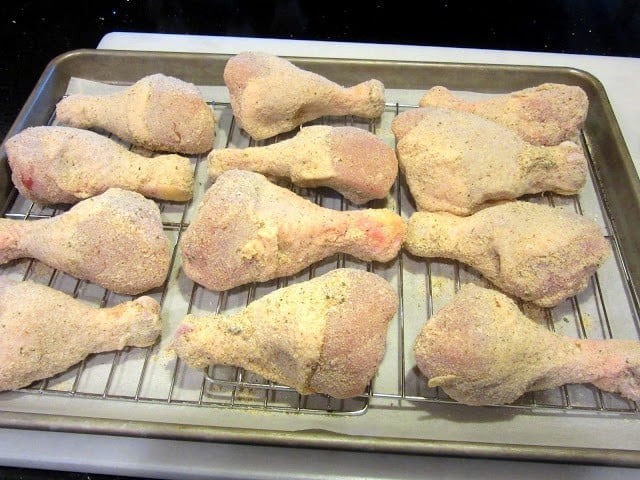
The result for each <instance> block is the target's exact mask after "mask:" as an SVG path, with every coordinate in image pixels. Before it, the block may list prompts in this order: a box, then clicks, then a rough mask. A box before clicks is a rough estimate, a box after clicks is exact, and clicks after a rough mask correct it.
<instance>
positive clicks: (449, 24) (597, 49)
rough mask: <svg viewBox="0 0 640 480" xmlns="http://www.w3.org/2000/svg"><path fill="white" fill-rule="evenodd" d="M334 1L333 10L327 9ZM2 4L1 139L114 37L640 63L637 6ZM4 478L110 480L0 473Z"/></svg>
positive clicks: (195, 1) (267, 0) (270, 1)
mask: <svg viewBox="0 0 640 480" xmlns="http://www.w3.org/2000/svg"><path fill="white" fill-rule="evenodd" d="M332 3H333V4H334V5H337V7H331V5H332ZM505 4H506V5H508V3H507V2H491V1H485V2H473V3H472V2H469V3H467V2H460V1H455V0H454V1H451V0H450V1H446V0H445V1H437V2H429V3H423V8H424V9H425V13H420V12H416V11H415V10H414V6H413V5H410V4H409V2H402V1H398V0H394V1H390V0H375V1H371V2H362V1H356V2H344V1H343V2H327V1H323V2H302V1H299V0H280V1H277V0H264V1H261V2H248V1H245V0H207V1H205V0H184V1H170V0H111V1H102V0H98V1H91V2H80V3H75V2H74V3H72V2H64V1H63V2H48V1H47V2H45V1H41V0H32V1H22V2H18V1H6V2H3V3H2V5H0V22H2V25H1V26H2V28H1V31H2V36H3V44H4V45H5V46H4V48H3V49H2V52H1V53H0V55H1V59H2V61H1V62H0V101H1V102H2V105H3V108H2V109H1V110H0V138H4V136H5V135H6V133H7V131H8V130H9V128H10V126H11V124H12V123H13V120H14V119H15V117H16V115H17V114H18V112H19V110H20V108H21V107H22V105H23V104H24V102H25V100H26V99H27V97H28V95H29V94H30V92H31V90H32V88H33V86H34V85H35V83H36V81H37V80H38V77H39V76H40V74H41V73H42V71H43V70H44V69H45V67H46V65H47V63H48V62H49V61H50V60H51V59H52V58H54V57H55V56H56V55H58V54H60V53H64V52H66V51H69V50H74V49H78V48H95V47H96V46H97V44H98V43H99V41H100V39H101V38H102V37H103V36H104V35H105V34H107V33H109V32H112V31H124V32H155V33H174V34H198V35H233V36H251V37H272V38H294V39H310V40H332V41H346V42H350V41H354V42H371V43H392V44H411V45H431V46H450V47H469V48H489V49H500V50H522V51H539V52H555V53H577V54H588V55H611V56H630V57H640V1H638V0H598V1H592V2H584V1H579V0H564V1H561V0H556V1H541V2H529V3H528V4H527V5H526V7H522V6H518V4H513V5H514V6H513V7H508V6H505ZM0 477H1V478H8V479H43V478H61V479H88V478H91V479H103V480H104V479H115V478H124V477H111V476H105V475H93V474H91V475H89V474H86V473H81V472H77V473H62V472H52V471H42V470H31V469H23V468H8V467H4V468H3V467H0Z"/></svg>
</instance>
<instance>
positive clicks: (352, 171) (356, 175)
mask: <svg viewBox="0 0 640 480" xmlns="http://www.w3.org/2000/svg"><path fill="white" fill-rule="evenodd" d="M208 160H209V166H208V172H209V176H210V177H211V178H212V179H215V178H216V177H218V175H220V174H221V173H222V172H224V171H227V170H232V169H241V170H251V171H253V172H258V173H262V174H263V175H266V176H268V177H276V178H288V179H290V180H291V181H292V182H293V183H294V184H296V185H298V186H300V187H310V188H313V187H320V186H326V187H330V188H332V189H334V190H336V191H338V192H340V193H341V194H343V195H344V196H345V198H347V199H349V200H351V201H352V202H353V203H355V204H357V205H360V204H363V203H366V202H368V201H369V200H373V199H375V198H384V197H385V196H386V195H387V193H388V192H389V189H390V188H391V185H392V184H393V182H394V181H395V179H396V176H397V174H398V160H397V158H396V155H395V152H394V151H393V149H392V148H391V147H389V146H388V145H386V144H385V143H384V142H383V141H382V140H380V139H379V138H378V137H376V136H375V135H373V134H372V133H369V132H367V131H366V130H363V129H361V128H356V127H329V126H322V125H316V126H311V127H306V128H303V129H302V130H300V133H298V134H297V135H296V136H295V137H293V138H291V139H290V140H284V141H282V142H278V143H274V144H272V145H268V146H265V147H253V148H243V149H237V148H226V149H223V150H212V151H211V153H210V154H209V158H208Z"/></svg>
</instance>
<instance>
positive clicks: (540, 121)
mask: <svg viewBox="0 0 640 480" xmlns="http://www.w3.org/2000/svg"><path fill="white" fill-rule="evenodd" d="M420 106H421V107H427V106H431V107H443V108H450V109H454V110H462V111H466V112H470V113H475V114H476V115H480V116H482V117H485V118H487V119H490V120H493V121H494V122H498V123H500V124H502V125H504V126H506V127H508V128H511V129H513V130H515V131H516V132H518V134H519V135H520V136H522V138H523V139H524V140H525V141H527V142H529V143H532V144H533V145H558V144H559V143H560V142H563V141H565V140H574V139H575V138H576V136H577V135H578V132H579V131H580V129H581V128H582V126H583V125H584V121H585V120H586V118H587V111H588V109H589V99H588V98H587V94H586V93H585V92H584V90H583V89H582V88H580V87H576V86H570V85H563V84H560V83H544V84H542V85H538V86H537V87H532V88H526V89H524V90H519V91H517V92H512V93H509V94H507V95H499V96H496V97H492V98H489V99H486V100H479V101H475V102H473V101H471V102H469V101H465V100H463V99H460V98H457V97H456V96H454V95H453V94H452V93H451V92H450V91H449V90H447V89H446V88H445V87H440V86H437V87H433V88H432V89H430V90H429V91H428V92H427V93H426V94H425V95H424V96H423V97H422V99H421V100H420Z"/></svg>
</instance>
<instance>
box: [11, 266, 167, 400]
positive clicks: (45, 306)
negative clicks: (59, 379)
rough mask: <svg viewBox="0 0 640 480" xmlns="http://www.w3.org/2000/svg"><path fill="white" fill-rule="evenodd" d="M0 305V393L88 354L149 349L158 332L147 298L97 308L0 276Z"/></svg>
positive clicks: (156, 315) (155, 311) (153, 305)
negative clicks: (128, 349) (139, 348)
mask: <svg viewBox="0 0 640 480" xmlns="http://www.w3.org/2000/svg"><path fill="white" fill-rule="evenodd" d="M0 306H1V308H0V326H1V328H2V335H0V391H3V390H13V389H16V388H20V387H25V386H27V385H29V384H30V383H32V382H34V381H35V380H40V379H42V378H47V377H50V376H52V375H55V374H56V373H60V372H64V371H65V370H66V369H68V368H69V367H71V366H72V365H74V364H76V363H78V362H80V361H81V360H82V359H84V358H85V357H86V356H88V355H89V354H91V353H98V352H106V351H110V350H120V349H122V348H124V347H126V346H134V347H146V346H148V345H152V344H153V343H154V342H155V341H156V338H158V336H159V335H160V330H161V320H160V315H159V312H160V305H159V304H158V302H156V301H155V300H154V299H152V298H151V297H140V298H137V299H136V300H134V301H130V302H125V303H122V304H120V305H117V306H115V307H111V308H96V307H93V306H91V305H89V304H87V303H84V302H82V301H80V300H76V299H75V298H73V297H71V296H69V295H67V294H65V293H62V292H60V291H58V290H55V289H53V288H49V287H46V286H44V285H40V284H37V283H33V282H29V281H27V282H16V281H14V280H10V279H8V278H6V277H0Z"/></svg>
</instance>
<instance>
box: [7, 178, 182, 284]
mask: <svg viewBox="0 0 640 480" xmlns="http://www.w3.org/2000/svg"><path fill="white" fill-rule="evenodd" d="M24 257H31V258H36V259H38V260H40V261H41V262H43V263H45V264H47V265H49V266H51V267H53V268H56V269H59V270H62V271H63V272H66V273H69V274H70V275H73V276H74V277H76V278H79V279H83V280H89V281H91V282H94V283H97V284H98V285H100V286H102V287H104V288H107V289H109V290H112V291H114V292H116V293H123V294H130V295H135V294H138V293H141V292H144V291H146V290H149V289H151V288H154V287H157V286H159V285H162V283H163V282H164V280H165V278H166V276H167V273H168V271H169V262H170V260H171V255H170V251H169V240H168V239H167V237H166V236H165V234H164V231H163V229H162V221H161V219H160V210H159V208H158V206H157V205H156V204H155V203H154V202H153V201H152V200H147V199H146V198H144V197H143V196H142V195H140V194H139V193H135V192H131V191H128V190H121V189H118V188H111V189H109V190H107V191H106V192H105V193H103V194H101V195H98V196H96V197H92V198H89V199H87V200H83V201H82V202H80V203H78V204H76V205H75V206H73V207H72V208H71V209H70V210H69V211H68V212H65V213H62V214H61V215H58V216H55V217H52V218H48V219H42V220H34V221H22V220H10V219H5V218H3V219H0V263H6V262H8V261H10V260H13V259H16V258H24Z"/></svg>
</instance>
